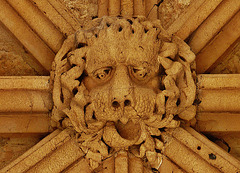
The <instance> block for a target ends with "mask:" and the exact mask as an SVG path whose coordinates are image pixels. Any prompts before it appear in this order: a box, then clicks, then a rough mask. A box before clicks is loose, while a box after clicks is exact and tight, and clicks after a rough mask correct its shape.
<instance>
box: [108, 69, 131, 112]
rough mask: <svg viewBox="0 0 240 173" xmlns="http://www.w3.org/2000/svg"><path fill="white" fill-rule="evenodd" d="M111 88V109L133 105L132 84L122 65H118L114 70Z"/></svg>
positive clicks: (126, 70)
mask: <svg viewBox="0 0 240 173" xmlns="http://www.w3.org/2000/svg"><path fill="white" fill-rule="evenodd" d="M111 88H112V93H111V94H112V95H111V97H112V107H113V108H119V107H121V108H124V107H126V106H131V105H132V104H133V100H132V84H131V80H130V78H129V74H128V69H127V67H125V66H124V65H119V66H118V67H117V68H116V71H115V74H114V77H113V81H112V86H111Z"/></svg>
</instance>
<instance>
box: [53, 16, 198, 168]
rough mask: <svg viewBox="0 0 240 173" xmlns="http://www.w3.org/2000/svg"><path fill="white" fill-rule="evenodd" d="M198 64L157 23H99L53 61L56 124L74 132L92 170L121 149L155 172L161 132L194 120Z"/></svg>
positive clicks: (66, 44)
mask: <svg viewBox="0 0 240 173" xmlns="http://www.w3.org/2000/svg"><path fill="white" fill-rule="evenodd" d="M194 60H195V55H194V54H193V53H192V52H191V51H190V48H189V46H188V45H187V44H186V43H184V41H182V40H180V39H179V38H177V37H175V36H171V35H169V34H168V33H167V32H166V31H165V30H164V29H163V28H162V27H161V25H160V21H158V20H155V21H148V20H147V19H145V18H131V19H125V18H119V17H103V18H100V19H95V20H93V21H92V23H91V26H89V27H88V28H87V29H82V30H79V31H77V32H76V33H75V34H74V35H71V36H70V37H68V39H67V40H66V41H65V42H64V44H63V46H62V48H61V49H60V51H59V52H58V54H57V55H56V57H55V60H54V63H53V70H52V73H51V79H52V82H53V101H54V108H53V110H52V121H53V126H55V127H58V128H74V130H75V131H76V139H77V140H78V142H79V146H80V148H81V149H82V150H83V152H85V154H86V155H85V157H86V159H88V161H89V164H90V165H91V167H92V168H93V169H97V168H99V167H100V166H101V162H102V161H103V160H104V159H106V158H109V157H114V154H115V153H117V152H121V151H126V152H129V153H131V154H133V155H134V156H135V157H138V158H141V159H142V160H144V166H145V167H146V168H147V169H151V168H156V169H158V168H159V167H160V165H161V155H162V153H161V151H162V150H164V143H163V142H162V140H161V132H162V131H167V130H171V128H176V127H178V126H179V125H180V124H181V123H182V124H189V122H194V117H195V114H196V106H195V105H193V102H194V100H195V93H196V86H195V82H194V76H195V75H194V65H195V64H194V63H195V62H194Z"/></svg>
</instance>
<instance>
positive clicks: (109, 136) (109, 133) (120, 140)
mask: <svg viewBox="0 0 240 173" xmlns="http://www.w3.org/2000/svg"><path fill="white" fill-rule="evenodd" d="M140 136H141V127H140V124H138V123H137V124H134V123H133V122H132V121H131V120H130V121H128V123H126V124H123V123H122V122H121V121H117V122H115V123H114V122H107V123H106V126H105V127H104V132H103V139H104V141H105V142H106V144H108V145H109V146H110V147H114V148H125V147H129V146H131V145H134V144H135V143H136V142H137V141H138V139H139V138H140Z"/></svg>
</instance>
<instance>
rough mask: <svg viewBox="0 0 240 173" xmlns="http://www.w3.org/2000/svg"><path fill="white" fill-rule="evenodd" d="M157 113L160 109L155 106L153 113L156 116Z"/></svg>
mask: <svg viewBox="0 0 240 173" xmlns="http://www.w3.org/2000/svg"><path fill="white" fill-rule="evenodd" d="M157 111H158V109H157V105H156V104H155V105H154V110H153V113H154V114H156V113H157Z"/></svg>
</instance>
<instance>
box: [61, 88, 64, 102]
mask: <svg viewBox="0 0 240 173" xmlns="http://www.w3.org/2000/svg"><path fill="white" fill-rule="evenodd" d="M60 100H61V102H62V103H63V102H64V98H63V92H62V88H61V93H60Z"/></svg>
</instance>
